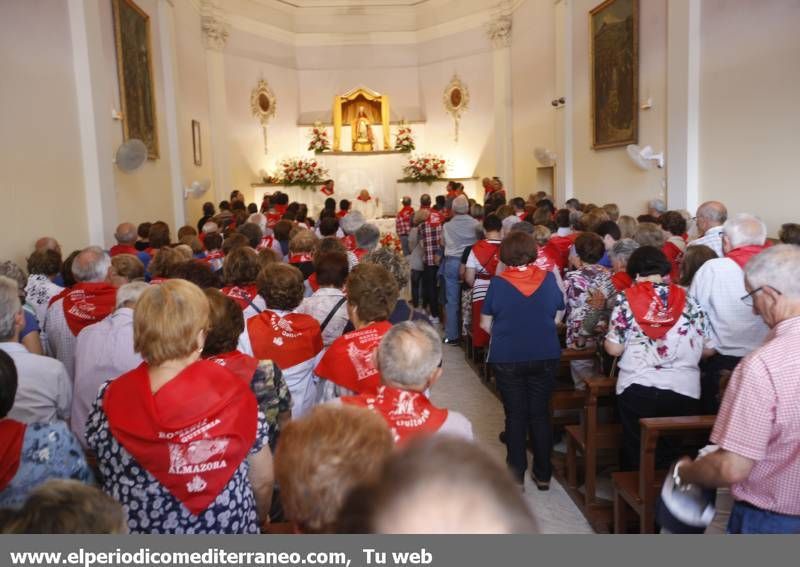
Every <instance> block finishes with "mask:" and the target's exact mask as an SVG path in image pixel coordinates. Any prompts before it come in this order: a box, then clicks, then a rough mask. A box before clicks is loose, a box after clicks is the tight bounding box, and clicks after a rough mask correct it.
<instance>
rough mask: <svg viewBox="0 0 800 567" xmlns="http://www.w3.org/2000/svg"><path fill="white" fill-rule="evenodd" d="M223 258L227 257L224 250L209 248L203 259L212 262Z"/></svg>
mask: <svg viewBox="0 0 800 567" xmlns="http://www.w3.org/2000/svg"><path fill="white" fill-rule="evenodd" d="M223 258H225V254H223V253H222V250H209V251H208V252H206V257H205V258H203V260H204V261H205V262H206V263H210V262H211V261H212V260H222V259H223Z"/></svg>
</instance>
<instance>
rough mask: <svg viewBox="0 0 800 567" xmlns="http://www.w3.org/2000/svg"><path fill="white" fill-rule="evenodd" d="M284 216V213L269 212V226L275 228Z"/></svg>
mask: <svg viewBox="0 0 800 567" xmlns="http://www.w3.org/2000/svg"><path fill="white" fill-rule="evenodd" d="M282 216H283V215H282V214H280V213H276V212H272V213H267V228H275V225H276V224H278V222H279V221H280V220H281V217H282Z"/></svg>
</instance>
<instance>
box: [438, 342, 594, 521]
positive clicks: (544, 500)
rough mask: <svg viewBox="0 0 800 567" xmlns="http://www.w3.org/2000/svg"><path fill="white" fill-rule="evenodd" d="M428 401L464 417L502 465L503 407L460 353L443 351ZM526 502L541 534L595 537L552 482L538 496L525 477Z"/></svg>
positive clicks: (459, 350) (564, 493)
mask: <svg viewBox="0 0 800 567" xmlns="http://www.w3.org/2000/svg"><path fill="white" fill-rule="evenodd" d="M431 397H432V399H433V402H434V403H435V404H437V405H440V406H443V407H446V408H449V409H452V410H454V411H459V412H461V413H463V414H464V415H465V416H466V417H467V418H468V419H469V420H470V421H471V422H472V428H473V433H474V434H475V438H476V440H477V441H478V443H480V444H481V445H482V446H484V447H485V448H487V449H488V450H489V451H491V452H492V453H493V454H494V455H496V456H497V458H498V459H499V460H500V461H503V462H504V461H505V456H506V454H505V446H504V445H503V444H501V443H500V441H499V440H498V438H497V434H498V433H500V431H502V430H503V406H502V405H501V403H500V401H499V400H498V399H497V398H496V397H495V396H494V394H492V392H491V391H489V389H488V388H487V387H486V386H485V385H484V384H483V383H482V382H481V379H480V377H479V376H478V375H477V374H476V373H475V372H474V371H473V370H472V368H471V367H470V366H469V365H468V364H467V363H466V361H465V359H464V351H463V350H462V349H460V348H458V347H454V346H445V347H444V375H443V376H442V378H441V379H440V380H439V381H438V382H437V383H436V384H435V385H434V387H433V391H432V396H431ZM525 499H526V500H527V502H528V504H529V505H530V507H531V510H532V511H533V515H534V517H535V518H536V521H537V523H538V526H539V531H540V532H541V533H546V534H590V533H594V531H593V530H592V528H591V527H590V526H589V524H588V523H587V522H586V520H585V519H584V517H583V515H582V514H581V512H580V510H578V508H577V507H576V506H575V504H574V503H573V502H572V500H571V499H570V497H569V496H568V495H567V493H566V492H564V489H563V488H562V487H561V485H560V484H559V483H558V481H557V480H556V479H555V478H553V480H552V481H551V483H550V490H549V491H547V492H540V491H538V490H536V487H535V486H534V485H533V483H532V482H531V480H530V477H528V476H527V475H526V478H525Z"/></svg>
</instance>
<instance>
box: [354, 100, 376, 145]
mask: <svg viewBox="0 0 800 567" xmlns="http://www.w3.org/2000/svg"><path fill="white" fill-rule="evenodd" d="M351 127H352V130H353V151H354V152H371V151H374V145H373V144H374V141H375V139H374V138H373V136H372V125H371V124H370V122H369V118H367V112H366V110H364V107H363V106H359V107H358V116H357V117H356V119H355V120H353V123H352V124H351Z"/></svg>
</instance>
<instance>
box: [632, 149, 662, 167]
mask: <svg viewBox="0 0 800 567" xmlns="http://www.w3.org/2000/svg"><path fill="white" fill-rule="evenodd" d="M628 156H629V157H630V158H631V161H633V163H635V164H636V165H637V166H638V167H639V168H640V169H643V170H645V171H647V170H648V169H652V168H653V165H655V166H656V167H658V169H663V168H664V154H663V153H659V154H657V153H655V152H654V151H653V148H651V147H650V146H645V147H643V148H642V147H639V146H637V145H635V144H631V145H630V146H628Z"/></svg>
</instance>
